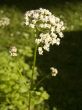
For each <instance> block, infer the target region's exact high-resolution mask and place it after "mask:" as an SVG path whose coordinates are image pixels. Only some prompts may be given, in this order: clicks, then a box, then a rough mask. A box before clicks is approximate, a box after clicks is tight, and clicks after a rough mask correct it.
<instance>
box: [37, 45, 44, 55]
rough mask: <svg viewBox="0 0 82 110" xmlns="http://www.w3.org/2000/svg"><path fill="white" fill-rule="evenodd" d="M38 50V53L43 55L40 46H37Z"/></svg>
mask: <svg viewBox="0 0 82 110" xmlns="http://www.w3.org/2000/svg"><path fill="white" fill-rule="evenodd" d="M38 52H39V55H43V50H42V47H38Z"/></svg>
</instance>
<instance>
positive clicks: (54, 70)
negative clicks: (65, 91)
mask: <svg viewBox="0 0 82 110" xmlns="http://www.w3.org/2000/svg"><path fill="white" fill-rule="evenodd" d="M50 70H51V75H52V76H56V75H57V74H58V70H57V68H54V67H51V68H50Z"/></svg>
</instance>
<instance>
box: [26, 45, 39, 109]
mask: <svg viewBox="0 0 82 110" xmlns="http://www.w3.org/2000/svg"><path fill="white" fill-rule="evenodd" d="M36 52H37V45H35V50H34V58H33V67H32V78H31V84H30V90H29V106H28V110H30V108H31V91H32V89H33V84H34V80H33V76H34V72H35V64H36Z"/></svg>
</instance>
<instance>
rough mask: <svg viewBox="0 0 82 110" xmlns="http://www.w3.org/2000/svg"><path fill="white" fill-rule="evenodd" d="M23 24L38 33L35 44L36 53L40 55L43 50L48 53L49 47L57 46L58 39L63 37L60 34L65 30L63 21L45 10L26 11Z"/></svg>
mask: <svg viewBox="0 0 82 110" xmlns="http://www.w3.org/2000/svg"><path fill="white" fill-rule="evenodd" d="M25 24H26V25H27V26H29V27H30V28H33V29H35V30H36V32H37V31H39V35H37V37H36V39H35V43H36V44H37V45H38V52H39V54H41V55H42V54H43V50H46V51H49V48H50V45H54V44H56V45H59V44H60V39H61V38H63V36H64V35H63V32H62V31H63V30H64V29H65V27H64V23H63V21H61V20H60V18H58V17H56V16H54V15H53V14H52V13H51V12H50V11H49V10H47V9H42V8H40V9H37V10H31V11H27V12H26V13H25ZM36 34H37V33H36ZM39 47H40V48H39Z"/></svg>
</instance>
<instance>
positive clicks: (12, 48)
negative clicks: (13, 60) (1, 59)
mask: <svg viewBox="0 0 82 110" xmlns="http://www.w3.org/2000/svg"><path fill="white" fill-rule="evenodd" d="M9 53H10V55H11V56H17V48H16V47H15V46H12V47H11V48H10V51H9Z"/></svg>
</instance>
